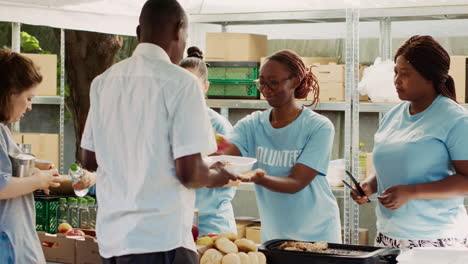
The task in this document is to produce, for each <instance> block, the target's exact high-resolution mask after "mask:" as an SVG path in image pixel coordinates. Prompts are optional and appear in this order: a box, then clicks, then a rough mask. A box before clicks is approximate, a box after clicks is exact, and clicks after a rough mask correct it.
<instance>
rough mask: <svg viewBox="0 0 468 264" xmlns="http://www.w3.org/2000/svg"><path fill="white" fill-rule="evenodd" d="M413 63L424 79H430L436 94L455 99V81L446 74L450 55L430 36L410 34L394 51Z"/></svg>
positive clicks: (396, 55) (396, 56)
mask: <svg viewBox="0 0 468 264" xmlns="http://www.w3.org/2000/svg"><path fill="white" fill-rule="evenodd" d="M398 56H403V57H405V59H406V60H407V61H408V62H409V63H411V65H413V67H414V68H415V69H416V71H418V72H419V74H421V75H422V76H423V77H424V79H426V80H430V81H432V84H433V85H434V88H435V89H436V92H437V93H438V94H442V95H443V96H445V97H448V98H450V99H452V100H453V101H455V102H456V101H457V96H456V93H455V82H454V81H453V78H452V77H451V76H450V75H449V74H448V72H449V69H450V56H449V54H448V53H447V51H446V50H445V49H444V48H443V47H442V46H441V45H440V44H439V43H438V42H437V41H436V40H434V39H433V38H432V37H431V36H418V35H416V36H412V37H411V38H409V39H408V40H407V41H406V42H405V43H404V44H403V45H402V46H401V47H400V48H399V49H398V51H397V52H396V54H395V58H394V60H395V62H396V59H397V58H398Z"/></svg>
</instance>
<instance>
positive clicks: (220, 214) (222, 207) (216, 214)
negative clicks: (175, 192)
mask: <svg viewBox="0 0 468 264" xmlns="http://www.w3.org/2000/svg"><path fill="white" fill-rule="evenodd" d="M207 111H208V116H209V117H210V121H211V125H212V126H213V128H214V129H215V131H216V132H217V133H218V134H221V135H224V136H226V135H227V134H228V133H230V132H231V131H232V125H231V123H229V121H228V120H227V119H226V118H224V117H223V116H221V115H220V114H218V113H217V112H215V111H214V110H212V109H210V108H208V110H207ZM235 194H236V188H235V187H224V188H200V189H197V190H196V202H195V207H196V208H198V223H199V224H198V228H199V232H200V235H205V234H208V233H216V234H220V233H224V232H233V233H237V228H236V221H235V220H234V211H233V209H232V204H231V200H232V199H233V198H234V195H235Z"/></svg>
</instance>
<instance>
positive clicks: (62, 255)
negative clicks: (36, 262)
mask: <svg viewBox="0 0 468 264" xmlns="http://www.w3.org/2000/svg"><path fill="white" fill-rule="evenodd" d="M37 234H38V236H39V240H40V241H41V247H42V251H43V252H44V256H45V259H46V260H47V261H51V262H59V263H67V264H75V263H76V262H75V254H76V249H75V243H76V240H75V239H73V238H67V237H66V236H65V234H56V235H51V234H47V233H45V232H43V231H38V232H37ZM43 243H55V245H54V246H53V247H46V246H44V245H43Z"/></svg>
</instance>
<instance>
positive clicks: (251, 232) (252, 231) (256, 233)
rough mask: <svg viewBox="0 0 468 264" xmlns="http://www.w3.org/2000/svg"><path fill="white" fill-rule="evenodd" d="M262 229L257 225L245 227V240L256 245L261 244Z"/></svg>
mask: <svg viewBox="0 0 468 264" xmlns="http://www.w3.org/2000/svg"><path fill="white" fill-rule="evenodd" d="M261 229H262V227H261V226H260V225H259V224H253V225H250V226H247V227H246V229H245V238H247V239H249V240H252V241H253V242H255V243H256V244H261V243H262V230H261Z"/></svg>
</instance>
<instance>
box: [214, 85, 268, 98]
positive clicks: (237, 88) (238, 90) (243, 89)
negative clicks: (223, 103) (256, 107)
mask: <svg viewBox="0 0 468 264" xmlns="http://www.w3.org/2000/svg"><path fill="white" fill-rule="evenodd" d="M212 89H213V90H212ZM221 92H223V93H221ZM207 96H208V98H220V99H221V98H225V99H227V98H231V99H258V98H259V96H260V93H259V91H258V90H257V88H256V87H255V84H254V83H253V82H248V83H247V82H244V83H212V84H211V85H210V89H209V90H208V93H207Z"/></svg>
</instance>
